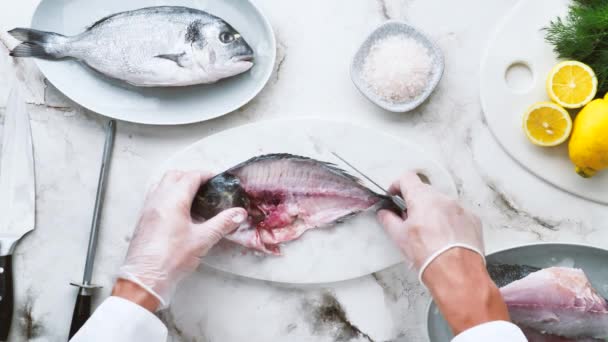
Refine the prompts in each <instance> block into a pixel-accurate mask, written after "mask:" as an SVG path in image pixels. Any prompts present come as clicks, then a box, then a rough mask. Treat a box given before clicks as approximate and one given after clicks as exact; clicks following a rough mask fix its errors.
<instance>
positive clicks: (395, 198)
mask: <svg viewBox="0 0 608 342" xmlns="http://www.w3.org/2000/svg"><path fill="white" fill-rule="evenodd" d="M332 154H333V155H334V156H335V157H336V158H338V159H340V160H341V161H342V162H343V163H344V164H346V165H348V166H349V167H350V168H351V169H353V170H354V171H355V172H357V173H358V174H360V175H361V176H363V178H365V179H367V180H368V181H369V182H370V183H372V184H373V185H375V186H376V187H377V188H378V189H380V190H382V192H384V194H385V195H386V196H388V197H389V198H390V199H391V201H392V202H393V203H394V204H395V205H396V206H397V208H399V209H400V210H401V211H403V212H406V211H407V206H406V204H405V200H403V198H401V197H400V196H397V195H393V194H391V193H390V192H389V191H388V190H387V189H385V188H383V187H382V186H381V185H380V184H378V183H376V182H375V181H374V180H373V179H371V178H370V177H368V176H367V175H366V174H365V173H363V172H361V171H360V170H359V169H357V168H356V167H355V166H353V164H351V163H349V162H347V161H346V160H345V159H344V158H342V157H340V156H339V155H338V154H337V153H336V152H332Z"/></svg>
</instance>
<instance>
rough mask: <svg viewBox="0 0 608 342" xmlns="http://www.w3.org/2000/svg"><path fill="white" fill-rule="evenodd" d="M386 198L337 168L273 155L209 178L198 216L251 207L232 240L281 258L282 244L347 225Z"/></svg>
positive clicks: (196, 204)
mask: <svg viewBox="0 0 608 342" xmlns="http://www.w3.org/2000/svg"><path fill="white" fill-rule="evenodd" d="M386 199H387V197H386V196H384V195H379V194H377V193H375V192H373V191H371V190H369V189H368V188H366V187H365V186H363V185H362V184H361V183H360V182H359V180H358V179H357V178H355V177H353V176H351V175H350V174H348V173H346V172H345V171H343V170H341V169H339V168H338V167H336V166H335V165H334V164H330V163H325V162H321V161H318V160H314V159H311V158H307V157H300V156H295V155H291V154H268V155H263V156H258V157H254V158H252V159H249V160H247V161H245V162H244V163H241V164H239V165H237V166H235V167H233V168H231V169H229V170H227V171H225V172H223V173H221V174H219V175H217V176H215V177H214V178H212V179H211V180H209V181H208V182H207V183H206V184H204V185H203V186H202V187H201V188H200V189H199V191H198V193H197V195H196V198H195V200H194V204H193V206H192V214H193V216H194V217H198V218H201V219H207V218H210V217H213V216H214V215H216V214H217V213H219V212H221V211H222V210H225V209H228V208H233V207H242V208H245V209H246V210H247V211H248V213H249V217H248V220H247V222H246V223H244V224H242V225H241V226H240V227H239V228H238V229H237V230H236V231H235V232H233V233H232V234H230V235H228V236H227V239H229V240H232V241H234V242H236V243H238V244H241V245H243V246H246V247H248V248H252V249H255V250H258V251H261V252H264V253H268V254H275V255H279V254H280V247H279V244H281V243H283V242H287V241H291V240H295V239H297V238H298V237H300V236H301V235H302V234H304V232H305V231H307V230H309V229H313V228H319V227H325V226H329V225H332V224H335V223H338V222H341V221H344V220H345V219H347V218H349V217H351V216H353V215H355V214H357V213H359V212H361V211H364V210H366V209H368V208H370V207H372V206H374V205H376V204H378V203H380V202H381V201H383V200H386Z"/></svg>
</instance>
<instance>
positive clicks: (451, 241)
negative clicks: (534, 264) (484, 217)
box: [378, 173, 509, 335]
mask: <svg viewBox="0 0 608 342" xmlns="http://www.w3.org/2000/svg"><path fill="white" fill-rule="evenodd" d="M391 192H393V193H396V194H398V193H401V194H402V195H403V198H404V199H405V202H406V204H407V212H408V213H407V218H406V217H405V215H403V216H399V215H397V214H395V213H393V212H391V211H388V210H381V211H379V212H378V218H379V220H380V222H381V223H382V225H383V226H384V228H385V229H386V231H387V233H388V234H389V235H390V236H391V237H392V239H393V240H394V241H395V242H396V243H397V245H398V246H399V248H400V249H401V251H402V252H403V254H404V255H405V257H406V259H407V260H408V261H409V262H410V263H411V265H412V266H413V267H414V268H415V269H416V270H417V271H418V275H419V278H420V280H421V281H422V282H423V283H424V284H425V285H426V287H427V289H428V290H429V291H430V293H431V295H432V296H433V299H434V301H435V303H436V304H437V306H438V307H439V310H440V311H441V313H442V314H443V316H444V317H445V318H446V320H447V322H448V324H449V325H450V327H451V328H452V332H453V333H454V335H458V334H459V333H461V332H463V331H465V330H467V329H469V328H472V327H475V326H477V325H480V324H483V323H486V322H492V321H508V320H509V313H508V310H507V306H506V305H505V303H504V300H503V299H502V296H501V295H500V291H499V290H498V288H497V287H496V285H495V284H494V282H493V281H492V279H491V278H490V276H489V274H488V272H487V270H486V266H485V260H484V256H483V255H484V254H483V252H484V245H483V236H482V229H481V222H480V221H479V219H478V218H477V217H476V216H475V215H473V214H472V213H471V212H469V211H468V210H466V209H464V208H463V207H461V206H460V205H459V204H458V202H457V201H456V200H454V199H451V198H449V197H447V196H445V195H443V194H441V193H439V192H438V191H436V190H434V189H433V188H432V187H431V186H430V185H427V184H424V183H422V182H421V181H420V178H419V177H418V175H416V174H415V173H408V174H406V175H405V176H403V177H402V178H401V179H400V180H399V181H397V182H395V183H394V184H393V186H392V187H391Z"/></svg>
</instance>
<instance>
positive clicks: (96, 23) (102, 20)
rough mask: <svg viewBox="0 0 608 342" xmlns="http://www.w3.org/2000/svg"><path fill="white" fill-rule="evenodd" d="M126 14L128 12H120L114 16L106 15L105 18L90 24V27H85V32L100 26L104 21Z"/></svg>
mask: <svg viewBox="0 0 608 342" xmlns="http://www.w3.org/2000/svg"><path fill="white" fill-rule="evenodd" d="M128 13H129V12H120V13H114V14H110V15H107V16H105V17H103V18H101V19H99V20H97V21H96V22H94V23H93V24H91V26H89V27H87V31H89V30H91V29H93V28H94V27H95V26H97V25H100V24H101V23H103V22H104V21H106V20H108V19H111V18H114V17H118V16H123V15H126V14H128Z"/></svg>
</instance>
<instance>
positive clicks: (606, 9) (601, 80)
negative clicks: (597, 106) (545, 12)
mask: <svg viewBox="0 0 608 342" xmlns="http://www.w3.org/2000/svg"><path fill="white" fill-rule="evenodd" d="M545 30H546V35H545V39H546V41H547V42H549V43H550V44H552V45H553V47H554V50H555V52H556V53H557V55H558V56H559V58H565V59H573V60H577V61H580V62H583V63H585V64H587V65H589V66H590V67H591V68H592V69H593V70H594V71H595V73H596V75H597V79H598V96H604V94H606V93H607V92H608V1H606V0H573V2H572V4H571V5H570V11H569V13H568V15H567V16H566V17H565V18H557V19H555V20H553V21H551V23H550V24H549V27H547V28H545Z"/></svg>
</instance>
